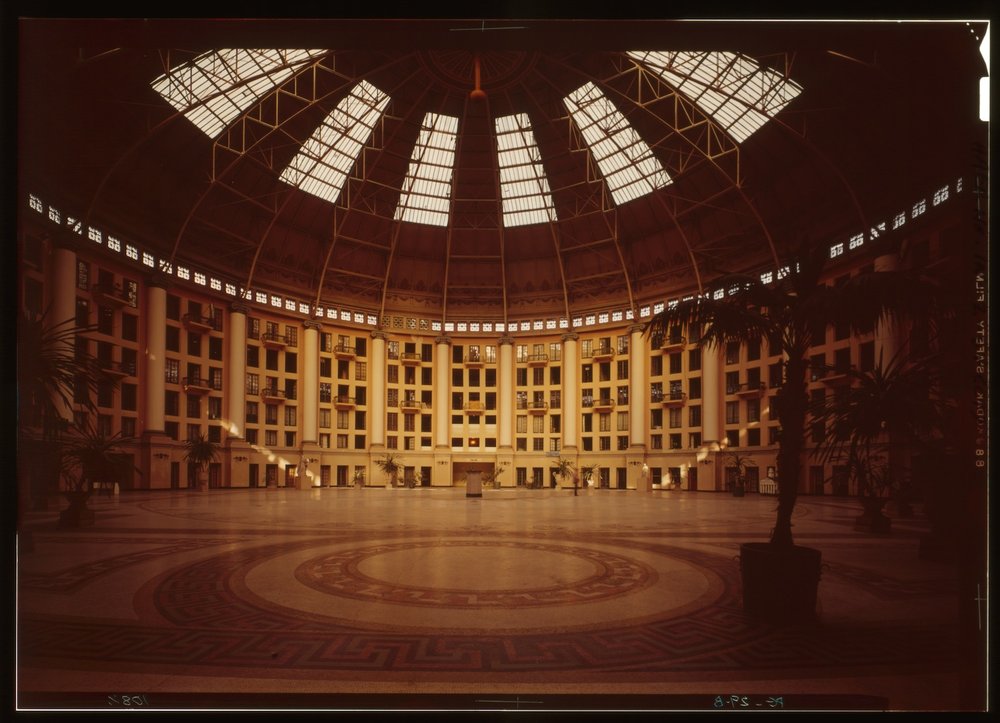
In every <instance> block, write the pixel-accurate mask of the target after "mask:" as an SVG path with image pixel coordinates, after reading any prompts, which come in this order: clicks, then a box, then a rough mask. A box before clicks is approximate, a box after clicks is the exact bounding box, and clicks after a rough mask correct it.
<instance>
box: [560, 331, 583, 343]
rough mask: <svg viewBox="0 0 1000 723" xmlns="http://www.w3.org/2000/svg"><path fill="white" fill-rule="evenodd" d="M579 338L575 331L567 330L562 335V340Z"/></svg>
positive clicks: (576, 339) (577, 339)
mask: <svg viewBox="0 0 1000 723" xmlns="http://www.w3.org/2000/svg"><path fill="white" fill-rule="evenodd" d="M579 339H580V335H579V334H577V333H576V332H575V331H567V332H566V333H565V334H563V335H562V340H563V341H579Z"/></svg>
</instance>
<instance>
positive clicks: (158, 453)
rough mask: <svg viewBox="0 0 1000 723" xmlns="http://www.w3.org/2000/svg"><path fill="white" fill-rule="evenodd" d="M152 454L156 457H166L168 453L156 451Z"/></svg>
mask: <svg viewBox="0 0 1000 723" xmlns="http://www.w3.org/2000/svg"><path fill="white" fill-rule="evenodd" d="M153 456H154V457H156V458H157V459H166V458H167V457H169V456H170V455H169V454H167V453H166V452H156V453H155V454H153Z"/></svg>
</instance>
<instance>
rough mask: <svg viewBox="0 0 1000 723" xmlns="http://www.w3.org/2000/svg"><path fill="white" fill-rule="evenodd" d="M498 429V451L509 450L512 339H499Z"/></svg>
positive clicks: (512, 433)
mask: <svg viewBox="0 0 1000 723" xmlns="http://www.w3.org/2000/svg"><path fill="white" fill-rule="evenodd" d="M498 396H499V400H498V401H499V405H500V428H499V429H498V430H497V437H498V441H499V443H500V450H501V451H504V450H508V451H509V450H511V449H512V448H513V444H514V339H513V337H511V336H507V335H506V334H505V335H504V336H502V337H500V388H499V390H498Z"/></svg>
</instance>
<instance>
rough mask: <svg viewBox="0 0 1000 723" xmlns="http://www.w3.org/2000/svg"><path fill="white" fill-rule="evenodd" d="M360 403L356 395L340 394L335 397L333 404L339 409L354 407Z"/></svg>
mask: <svg viewBox="0 0 1000 723" xmlns="http://www.w3.org/2000/svg"><path fill="white" fill-rule="evenodd" d="M357 404H358V400H357V399H356V398H354V397H349V396H347V395H346V394H338V395H337V396H335V397H334V398H333V406H335V407H336V408H337V409H354V407H356V406H357Z"/></svg>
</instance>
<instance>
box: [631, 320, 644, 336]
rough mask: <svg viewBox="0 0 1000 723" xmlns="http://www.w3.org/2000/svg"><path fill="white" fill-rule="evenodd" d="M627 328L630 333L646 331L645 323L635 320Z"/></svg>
mask: <svg viewBox="0 0 1000 723" xmlns="http://www.w3.org/2000/svg"><path fill="white" fill-rule="evenodd" d="M628 330H629V333H631V334H641V333H643V332H644V331H646V324H644V323H642V322H641V321H637V322H635V323H634V324H630V325H629V327H628Z"/></svg>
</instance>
